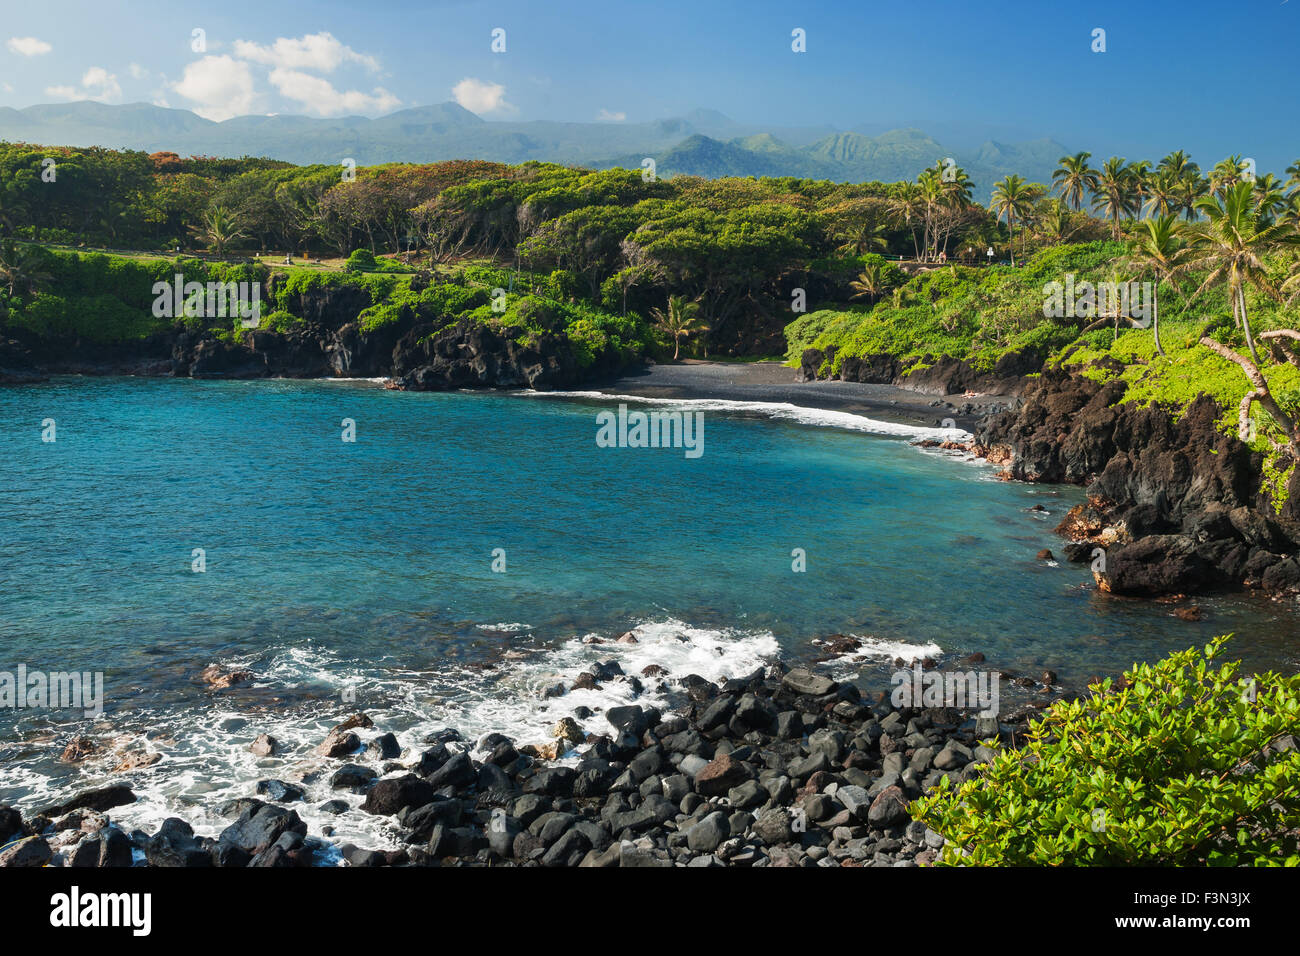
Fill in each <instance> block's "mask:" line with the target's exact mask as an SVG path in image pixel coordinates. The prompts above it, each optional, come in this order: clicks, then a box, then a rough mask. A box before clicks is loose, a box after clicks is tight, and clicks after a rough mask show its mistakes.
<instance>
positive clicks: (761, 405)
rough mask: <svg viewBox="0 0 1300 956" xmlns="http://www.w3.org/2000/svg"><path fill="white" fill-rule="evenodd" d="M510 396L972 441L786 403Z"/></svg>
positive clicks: (575, 394)
mask: <svg viewBox="0 0 1300 956" xmlns="http://www.w3.org/2000/svg"><path fill="white" fill-rule="evenodd" d="M509 394H512V395H521V396H528V397H537V398H561V399H564V398H584V399H600V400H605V401H611V402H627V403H634V402H636V403H641V404H646V405H671V406H675V407H677V408H680V409H682V410H684V411H717V412H733V413H737V412H751V413H757V414H761V415H767V416H769V417H770V418H774V419H778V420H782V421H793V422H797V423H799V424H801V425H816V426H821V427H826V428H842V429H846V430H848V431H857V432H868V433H870V434H873V435H885V436H888V437H892V438H916V439H933V440H936V441H966V440H967V439H969V438H972V437H974V436H972V435H971V434H970V432H968V431H966V430H964V429H961V428H929V427H924V426H921V425H904V424H901V423H899V422H886V421H881V420H880V419H877V418H869V417H867V416H866V415H857V414H854V413H852V412H839V411H831V410H829V409H824V408H808V407H806V406H803V405H793V404H790V403H789V402H742V401H734V400H731V399H721V398H649V397H646V396H644V395H620V394H611V393H609V392H596V391H557V392H533V391H521V392H511V393H509Z"/></svg>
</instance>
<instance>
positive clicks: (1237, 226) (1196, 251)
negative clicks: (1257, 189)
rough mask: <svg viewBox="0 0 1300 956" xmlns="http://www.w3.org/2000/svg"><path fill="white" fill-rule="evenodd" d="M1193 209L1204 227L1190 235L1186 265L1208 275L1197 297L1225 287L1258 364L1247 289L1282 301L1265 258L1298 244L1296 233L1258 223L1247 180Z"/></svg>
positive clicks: (1283, 226) (1282, 224) (1288, 228)
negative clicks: (1220, 286) (1286, 245)
mask: <svg viewBox="0 0 1300 956" xmlns="http://www.w3.org/2000/svg"><path fill="white" fill-rule="evenodd" d="M1196 208H1197V209H1198V210H1199V211H1200V212H1202V213H1203V214H1204V215H1205V218H1206V222H1205V224H1204V228H1201V229H1198V230H1197V231H1196V232H1194V233H1192V238H1191V259H1190V263H1189V264H1190V266H1191V267H1192V268H1196V269H1208V270H1209V274H1208V275H1207V276H1206V277H1205V281H1204V282H1202V283H1201V287H1200V288H1199V289H1197V290H1196V295H1198V296H1199V295H1200V294H1201V293H1202V292H1203V291H1205V290H1206V289H1208V288H1210V287H1211V286H1215V285H1220V284H1222V285H1226V286H1227V289H1228V300H1229V301H1230V302H1231V303H1232V317H1233V319H1234V320H1235V321H1236V323H1237V326H1238V328H1240V329H1241V330H1242V331H1243V332H1244V333H1245V335H1246V346H1247V347H1248V348H1249V349H1250V355H1251V358H1253V359H1254V360H1255V361H1256V362H1258V361H1259V350H1258V349H1256V348H1255V337H1254V335H1253V334H1252V331H1251V328H1250V319H1249V318H1248V317H1247V315H1246V295H1245V287H1246V286H1247V285H1251V286H1254V287H1255V288H1256V289H1258V290H1259V291H1260V292H1263V293H1264V294H1265V295H1268V296H1270V297H1272V298H1280V297H1281V292H1280V291H1279V290H1278V289H1277V288H1275V287H1274V285H1273V283H1272V282H1271V281H1270V279H1269V277H1268V269H1267V266H1266V264H1265V262H1264V256H1265V255H1266V254H1267V253H1268V252H1270V251H1272V250H1273V249H1276V248H1277V247H1278V246H1280V245H1283V244H1288V245H1289V244H1294V243H1295V242H1296V241H1297V239H1298V237H1297V234H1296V232H1295V229H1294V228H1293V227H1291V226H1290V225H1289V224H1287V223H1285V222H1280V223H1279V222H1274V223H1269V224H1266V223H1264V222H1262V221H1261V217H1260V214H1259V210H1258V208H1257V207H1256V205H1255V196H1254V187H1253V184H1252V183H1249V182H1245V181H1242V182H1238V183H1237V184H1236V185H1235V186H1233V187H1231V188H1230V189H1227V190H1225V191H1224V193H1223V196H1222V198H1220V197H1218V196H1206V197H1204V198H1202V199H1201V200H1199V201H1198V202H1197V204H1196Z"/></svg>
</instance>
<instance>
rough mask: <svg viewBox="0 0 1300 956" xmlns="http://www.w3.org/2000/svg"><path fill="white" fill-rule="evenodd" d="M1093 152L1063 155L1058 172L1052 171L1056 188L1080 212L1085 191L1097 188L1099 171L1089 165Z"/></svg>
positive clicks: (1057, 168)
mask: <svg viewBox="0 0 1300 956" xmlns="http://www.w3.org/2000/svg"><path fill="white" fill-rule="evenodd" d="M1091 157H1092V153H1075V154H1074V155H1073V156H1062V157H1061V158H1060V159H1059V160H1057V163H1058V165H1057V167H1056V172H1054V173H1052V183H1053V185H1054V188H1056V189H1059V190H1060V191H1061V198H1062V199H1064V200H1065V201H1066V202H1067V203H1069V204H1070V205H1071V206H1073V207H1074V211H1075V212H1078V211H1079V210H1080V209H1081V208H1083V197H1084V193H1089V194H1090V193H1092V192H1094V191H1095V190H1096V189H1097V171H1096V170H1095V169H1093V168H1092V167H1091V166H1089V165H1088V160H1089V159H1090V158H1091Z"/></svg>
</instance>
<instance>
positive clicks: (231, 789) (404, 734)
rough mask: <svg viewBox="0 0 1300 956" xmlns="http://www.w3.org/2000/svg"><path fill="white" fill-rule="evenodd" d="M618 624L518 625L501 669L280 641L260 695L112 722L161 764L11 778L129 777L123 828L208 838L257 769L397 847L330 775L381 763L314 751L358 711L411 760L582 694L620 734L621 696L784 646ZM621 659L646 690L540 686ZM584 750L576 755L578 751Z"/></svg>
mask: <svg viewBox="0 0 1300 956" xmlns="http://www.w3.org/2000/svg"><path fill="white" fill-rule="evenodd" d="M620 633H622V629H619V630H616V631H614V632H613V633H610V634H606V635H600V638H601V641H602V642H601V643H587V642H585V641H586V640H590V639H591V638H592V637H594V636H596V635H584V636H574V637H573V638H572V639H570V640H568V641H566V642H564V643H562V644H560V645H558V646H546V645H537V644H533V643H531V642H532V641H533V638H532V637H531V636H529V635H528V634H527V633H524V632H521V633H520V635H519V636H518V637H517V638H516V640H517V641H518V643H519V646H518V647H517V648H515V649H512V652H511V653H510V657H511V658H514V659H503V660H501V661H499V662H497V663H498V666H497V667H496V668H493V669H486V668H482V667H474V666H469V665H465V664H461V663H458V662H451V663H448V664H447V665H446V666H440V667H437V668H436V669H430V670H410V669H386V667H385V665H386V664H388V663H389V662H383V663H381V664H376V663H375V662H374V661H369V660H367V661H360V662H358V661H349V660H345V659H342V658H340V657H339V656H338V655H337V654H336V653H335V652H332V651H329V650H326V649H323V648H320V647H318V646H314V645H298V646H292V647H282V648H272V649H270V650H269V651H268V652H267V654H266V655H264V656H262V657H261V658H260V666H257V667H256V668H255V669H256V671H257V679H256V680H255V681H254V682H253V685H254V687H255V688H257V689H258V690H259V694H258V695H254V696H252V697H250V698H246V699H241V698H240V697H239V696H238V695H237V694H229V695H228V694H214V695H213V697H212V698H211V702H210V704H208V705H200V706H196V707H191V708H187V709H185V710H176V711H167V712H164V713H156V712H153V713H141V712H136V713H130V714H122V715H120V716H118V717H115V718H114V724H115V727H114V732H115V733H120V734H128V733H129V734H132V735H137V736H138V735H142V734H143V733H144V732H145V731H149V730H151V731H154V732H155V739H153V740H151V741H150V744H149V746H150V748H151V749H156V750H159V751H161V752H162V753H163V754H164V757H163V760H162V761H161V762H159V763H157V764H155V765H154V766H152V767H149V768H147V769H144V770H140V771H135V772H131V773H126V774H117V773H112V772H111V768H112V766H113V764H114V763H115V762H116V759H117V758H115V757H111V756H105V757H101V758H92V759H91V760H88V761H87V762H86V763H85V764H83V765H82V766H81V768H80V773H78V774H76V775H75V776H73V777H71V778H68V777H66V776H64V775H62V774H61V775H60V776H59V777H57V778H55V777H48V776H46V775H45V774H43V773H41V772H39V771H37V770H22V769H21V765H14V766H11V767H9V768H7V770H6V773H11V772H12V771H16V772H17V773H18V774H19V776H18V778H16V779H12V780H9V779H7V780H6V783H8V784H10V785H13V786H16V787H17V789H18V790H19V791H20V792H23V793H24V796H23V798H22V799H21V800H20V801H18V803H19V806H20V807H22V808H23V809H24V810H29V809H35V808H39V807H45V806H49V805H50V804H53V803H57V802H61V801H63V800H66V799H67V798H68V797H69V796H71V795H72V794H73V793H76V792H79V791H81V790H85V789H89V788H91V787H96V786H104V785H106V784H109V783H127V784H128V785H130V786H131V787H132V789H133V790H134V791H135V792H136V794H137V796H138V797H139V799H138V800H137V802H135V803H132V804H129V805H126V806H122V807H117V808H114V809H113V810H111V811H110V812H109V816H110V818H111V819H112V820H113V821H114V822H116V823H117V824H118V825H119V826H121V827H123V828H124V829H127V830H130V829H133V828H136V827H142V828H145V829H148V830H150V831H153V830H155V829H156V828H157V827H158V825H159V824H161V823H162V821H163V820H164V819H166V818H168V817H173V816H178V817H181V818H182V819H184V820H185V821H187V822H188V823H190V825H191V826H193V827H194V830H195V832H196V833H198V834H199V835H200V836H216V835H217V834H218V833H220V832H221V830H222V829H224V828H225V827H226V826H228V825H229V824H230V822H231V820H230V819H227V818H223V817H221V816H219V815H218V813H217V810H218V809H219V808H220V807H221V806H222V805H223V804H224V803H225V802H227V801H229V800H232V799H235V798H237V797H251V796H254V794H255V785H256V782H257V781H258V780H262V779H268V778H274V779H279V780H283V781H285V782H287V783H292V784H295V785H297V786H301V787H302V788H303V789H304V790H305V791H306V799H305V800H303V801H295V802H292V803H288V804H284V806H287V807H289V808H291V809H293V810H295V811H296V812H297V813H298V814H299V815H300V816H301V817H302V818H303V820H305V821H306V822H307V824H308V827H309V833H310V834H311V835H313V836H317V835H319V834H320V830H321V827H322V826H326V825H328V826H331V827H333V828H334V834H333V836H332V837H331V839H332V840H334V841H337V842H343V841H346V842H351V843H354V844H356V845H358V846H363V847H368V848H383V847H396V846H400V845H401V841H400V834H399V832H398V831H397V829H396V827H395V825H394V823H393V821H392V819H391V818H389V817H380V816H372V815H370V814H367V813H363V812H361V811H360V810H359V809H358V807H359V806H360V804H361V803H362V801H363V800H364V796H363V795H360V794H352V793H348V792H346V791H341V790H332V789H331V788H330V786H329V778H330V776H331V774H333V773H334V771H335V770H337V769H338V768H339V767H340V766H341V765H342V764H344V763H348V762H357V763H361V764H363V765H366V766H370V767H371V768H373V769H380V767H379V764H378V762H377V761H375V760H373V759H371V758H368V757H367V756H365V755H353V756H350V757H347V758H345V759H342V760H331V759H327V758H324V757H320V756H318V755H317V754H315V752H314V749H315V747H316V745H318V744H319V743H320V742H321V741H322V740H323V739H324V737H325V735H326V734H327V733H328V732H329V729H330V728H331V727H333V726H334V725H335V724H337V723H338V722H339V721H340V720H341V719H342V718H343V717H344V716H346V715H347V714H349V713H352V712H355V711H358V710H359V711H364V712H365V713H366V714H368V715H369V716H370V717H371V719H372V720H373V721H374V727H373V728H370V729H364V730H358V731H356V732H357V734H358V736H359V737H360V738H361V740H362V741H363V742H365V741H369V740H371V739H373V738H374V737H377V736H378V735H380V734H382V733H386V732H388V731H392V732H394V733H395V734H396V735H397V737H398V740H399V742H400V744H401V745H402V748H403V753H402V756H401V758H400V761H401V762H402V763H410V762H412V761H414V760H415V759H417V758H418V756H419V754H420V752H421V751H423V750H424V749H426V748H427V746H428V745H426V744H424V743H423V741H424V738H425V737H426V736H428V735H429V734H431V733H433V732H435V731H437V730H441V729H444V728H454V729H456V730H458V731H460V733H461V734H462V736H463V738H464V741H466V743H465V744H463V745H461V746H467V747H468V746H473V742H474V741H477V740H478V739H480V738H481V737H482V736H483V735H484V734H487V733H489V732H499V733H503V734H505V735H507V736H509V737H511V738H512V739H513V740H514V741H515V742H516V743H517V744H520V745H522V744H527V743H535V744H541V743H548V742H549V741H550V740H551V728H552V727H554V725H555V724H556V723H557V722H558V721H559V720H560V719H561V718H562V717H570V716H574V713H573V712H574V710H575V708H577V707H580V706H585V707H588V708H590V709H591V710H592V711H594V712H595V713H594V715H593V716H591V717H589V718H586V719H582V720H579V724H580V725H581V726H582V727H583V729H584V730H585V731H587V732H590V733H598V734H599V733H609V732H610V731H611V727H610V725H609V723H608V721H607V720H606V719H605V716H604V712H605V711H607V710H608V709H609V708H610V707H614V706H618V705H620V704H632V703H635V704H639V705H641V706H655V707H659V708H660V709H662V710H665V711H667V709H668V705H669V691H670V689H671V686H670V685H669V684H668V683H666V682H667V681H671V680H673V679H680V678H682V677H684V676H686V675H687V674H690V673H695V674H698V675H700V676H701V677H704V678H706V679H708V680H711V681H720V680H723V679H725V678H728V677H737V676H743V675H745V674H748V673H751V672H752V671H754V670H756V669H757V668H759V667H761V666H763V665H764V664H766V663H767V662H768V661H769V660H770V659H771V658H772V657H774V656H775V655H776V654H777V652H778V645H777V641H776V638H775V637H774V636H773V635H772V634H771V633H769V632H766V631H760V632H752V631H743V630H714V629H709V628H698V627H692V626H690V625H687V624H684V623H682V622H681V621H676V620H660V621H645V622H641V623H640V624H638V625H636V626H635V627H634V628H633V633H634V634H635V636H636V637H637V639H638V643H636V644H619V643H616V642H615V638H616V637H617V636H618V635H619V634H620ZM516 651H529V652H530V653H523V654H519V653H516ZM268 657H269V660H268V659H267V658H268ZM610 660H614V661H617V662H618V664H619V666H620V667H621V668H622V670H623V673H624V674H625V675H627V676H628V677H636V678H637V679H638V680H639V681H640V682H641V684H642V685H643V691H642V693H640V694H637V693H636V692H635V690H634V689H633V687H632V685H631V684H630V683H629V682H627V681H620V680H610V681H604V682H601V684H600V687H599V688H593V689H586V690H572V689H570V690H568V692H567V693H565V694H564V695H563V696H560V697H551V698H546V697H544V696H543V690H544V689H545V688H546V687H547V686H549V685H553V684H556V683H563V684H564V685H565V687H566V688H571V687H572V684H573V681H574V680H575V679H576V678H577V677H578V675H579V674H580V673H582V672H583V671H585V670H587V669H588V668H589V667H590V666H591V665H592V664H593V663H595V662H597V661H610ZM220 663H221V664H222V665H223V666H226V667H232V666H250V665H251V664H253V663H254V662H253V661H252V660H251V659H250V658H248V657H241V658H239V659H230V660H224V661H221V662H220ZM652 664H653V665H658V666H659V667H662V668H663V669H664V671H665V675H664V677H663V678H658V677H643V676H641V672H642V671H643V670H644V669H645V668H646V667H649V666H650V665H652ZM304 685H308V686H310V687H312V688H314V689H316V690H320V689H321V688H329V689H331V690H332V691H333V694H332V695H331V696H330V697H328V698H323V699H315V700H308V701H306V702H303V703H295V704H292V705H290V706H286V707H278V708H277V707H274V706H267V704H266V703H265V702H264V698H263V697H262V696H261V695H263V694H266V693H267V692H268V691H269V692H271V693H274V691H275V690H276V689H283V690H284V691H285V692H286V694H290V693H292V694H294V695H295V696H297V695H300V694H301V691H302V690H303V688H304ZM345 689H349V690H352V691H354V692H355V702H354V703H344V702H343V701H342V700H341V693H340V692H342V691H343V690H345ZM264 733H266V734H270V735H271V736H273V737H275V738H276V739H277V740H278V741H279V743H280V745H281V747H282V751H281V753H282V754H283V755H282V756H276V757H257V756H255V755H254V754H253V753H252V752H251V751H249V749H248V748H249V745H250V744H251V743H252V742H253V740H254V739H256V738H257V737H258V736H259V735H260V734H264ZM169 738H170V739H169ZM575 756H576V754H574V753H570V754H569V755H568V757H569V759H570V760H572V759H573V758H574V757H575ZM402 772H405V771H402ZM336 799H339V800H344V801H346V802H347V803H348V804H350V807H351V808H350V809H349V810H347V811H345V812H344V813H341V814H337V815H335V814H330V813H328V812H324V811H321V810H318V809H317V807H318V805H319V804H321V803H323V802H324V801H326V800H336ZM334 862H337V861H336V860H335V861H334Z"/></svg>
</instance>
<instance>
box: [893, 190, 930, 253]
mask: <svg viewBox="0 0 1300 956" xmlns="http://www.w3.org/2000/svg"><path fill="white" fill-rule="evenodd" d="M923 205H924V201H923V199H922V197H921V187H920V186H918V185H917V184H916V183H898V184H896V185H895V186H894V188H893V190H892V191H891V192H890V195H889V202H888V205H887V206H886V208H887V209H888V210H889V215H890V218H892V219H893V220H894V222H895V224H897V226H898V227H899V228H902V229H908V230H910V231H911V233H912V248H913V249H914V250H915V251H916V258H918V259H920V258H921V247H920V245H919V243H918V241H917V238H916V230H915V229H914V228H913V227H912V223H913V221H914V220H915V219H917V218H918V217H919V216H920V214H921V210H922V207H923Z"/></svg>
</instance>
